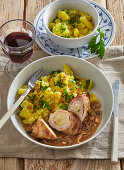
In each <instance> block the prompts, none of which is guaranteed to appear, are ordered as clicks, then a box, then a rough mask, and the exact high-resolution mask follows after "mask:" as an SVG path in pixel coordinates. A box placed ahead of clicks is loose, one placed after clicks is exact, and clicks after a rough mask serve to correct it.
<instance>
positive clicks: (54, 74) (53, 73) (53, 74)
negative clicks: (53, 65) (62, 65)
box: [50, 69, 61, 77]
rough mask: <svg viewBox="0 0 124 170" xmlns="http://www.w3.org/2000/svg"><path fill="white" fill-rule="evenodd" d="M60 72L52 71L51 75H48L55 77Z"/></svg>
mask: <svg viewBox="0 0 124 170" xmlns="http://www.w3.org/2000/svg"><path fill="white" fill-rule="evenodd" d="M60 72H61V70H59V69H58V70H57V71H52V72H51V73H50V75H52V76H53V77H55V76H56V75H57V74H59V73H60Z"/></svg>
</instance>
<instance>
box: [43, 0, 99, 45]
mask: <svg viewBox="0 0 124 170" xmlns="http://www.w3.org/2000/svg"><path fill="white" fill-rule="evenodd" d="M64 9H75V10H80V11H84V12H87V13H88V14H90V15H91V16H92V21H93V24H94V30H93V31H92V32H91V33H90V34H88V35H86V36H84V37H81V38H64V37H60V36H57V35H55V34H54V33H52V32H51V31H50V30H49V23H50V22H52V20H53V19H54V18H55V17H56V16H57V13H58V11H59V10H64ZM43 22H44V27H45V29H46V32H47V34H48V36H49V38H50V39H51V40H52V41H53V42H54V43H56V44H58V45H60V46H63V47H65V48H78V47H82V46H83V45H85V44H87V43H88V42H89V41H90V39H91V38H92V37H93V36H94V35H95V33H96V31H97V28H98V25H99V17H98V12H97V11H96V9H95V8H94V7H93V5H91V4H90V3H89V2H87V1H85V0H59V1H55V2H52V3H51V4H49V5H48V7H47V9H46V10H45V12H44V17H43Z"/></svg>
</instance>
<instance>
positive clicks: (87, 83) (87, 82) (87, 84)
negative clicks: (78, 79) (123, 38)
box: [85, 80, 90, 89]
mask: <svg viewBox="0 0 124 170" xmlns="http://www.w3.org/2000/svg"><path fill="white" fill-rule="evenodd" d="M89 85H90V80H87V81H86V87H85V88H86V89H88V87H89Z"/></svg>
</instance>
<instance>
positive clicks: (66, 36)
mask: <svg viewBox="0 0 124 170" xmlns="http://www.w3.org/2000/svg"><path fill="white" fill-rule="evenodd" d="M61 37H64V38H69V37H70V36H69V35H65V36H63V35H62V36H61Z"/></svg>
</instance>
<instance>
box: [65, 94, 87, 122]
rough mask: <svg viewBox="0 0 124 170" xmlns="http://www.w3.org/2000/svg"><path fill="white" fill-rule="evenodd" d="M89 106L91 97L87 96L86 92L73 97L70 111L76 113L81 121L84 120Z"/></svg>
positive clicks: (69, 107)
mask: <svg viewBox="0 0 124 170" xmlns="http://www.w3.org/2000/svg"><path fill="white" fill-rule="evenodd" d="M89 108H90V101H89V98H88V97H87V96H86V94H82V95H80V96H77V97H75V98H74V99H72V101H71V102H70V103H69V106H68V111H69V112H72V113H74V114H76V115H77V116H78V117H79V119H80V120H81V122H83V120H84V118H85V117H86V115H87V111H88V109H89Z"/></svg>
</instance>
